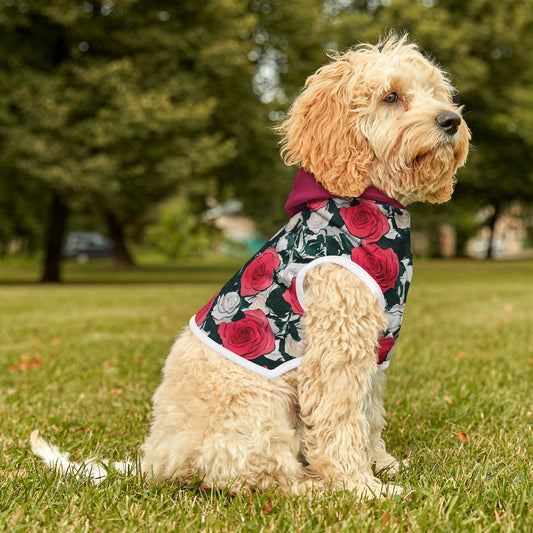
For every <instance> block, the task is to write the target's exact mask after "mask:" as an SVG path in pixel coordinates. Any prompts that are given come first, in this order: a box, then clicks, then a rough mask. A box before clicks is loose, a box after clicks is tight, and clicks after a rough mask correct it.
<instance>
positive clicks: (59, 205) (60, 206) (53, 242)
mask: <svg viewBox="0 0 533 533" xmlns="http://www.w3.org/2000/svg"><path fill="white" fill-rule="evenodd" d="M68 214H69V208H68V206H67V205H66V204H65V203H64V202H63V199H62V198H61V197H60V196H59V194H57V193H54V194H53V196H52V200H51V202H50V208H49V213H48V225H47V228H46V240H45V258H44V265H43V275H42V277H41V281H42V282H44V283H58V282H60V281H61V259H62V247H63V240H64V237H65V231H66V228H67V219H68Z"/></svg>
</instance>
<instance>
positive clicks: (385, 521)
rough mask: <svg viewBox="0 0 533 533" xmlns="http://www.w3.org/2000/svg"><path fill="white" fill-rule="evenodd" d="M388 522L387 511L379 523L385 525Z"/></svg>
mask: <svg viewBox="0 0 533 533" xmlns="http://www.w3.org/2000/svg"><path fill="white" fill-rule="evenodd" d="M389 521H390V514H389V512H388V511H386V512H384V513H383V516H382V517H381V523H382V524H383V525H385V524H388V523H389Z"/></svg>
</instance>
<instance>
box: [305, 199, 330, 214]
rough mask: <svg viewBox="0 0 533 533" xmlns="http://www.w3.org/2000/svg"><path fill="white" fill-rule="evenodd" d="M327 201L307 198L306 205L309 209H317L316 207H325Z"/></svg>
mask: <svg viewBox="0 0 533 533" xmlns="http://www.w3.org/2000/svg"><path fill="white" fill-rule="evenodd" d="M327 203H328V201H327V200H309V201H308V202H307V207H308V208H309V209H311V211H317V210H318V209H322V207H325V206H326V204H327Z"/></svg>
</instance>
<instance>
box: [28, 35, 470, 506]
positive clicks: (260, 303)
mask: <svg viewBox="0 0 533 533" xmlns="http://www.w3.org/2000/svg"><path fill="white" fill-rule="evenodd" d="M453 95H454V89H453V87H452V85H451V83H450V81H449V78H448V76H447V74H446V73H445V72H444V71H443V70H442V69H441V68H439V67H438V66H437V65H436V64H435V63H434V62H433V61H432V60H431V59H428V58H427V57H425V56H424V55H423V54H422V53H421V51H420V50H419V48H418V47H417V46H416V45H415V44H414V43H412V42H410V41H409V40H408V37H407V36H403V37H397V36H395V35H391V36H389V37H387V38H386V39H384V40H382V41H381V42H379V43H378V44H377V45H370V44H360V45H358V46H356V47H354V48H353V49H351V50H349V51H347V52H345V53H343V54H334V55H332V56H331V62H329V63H328V64H326V65H325V66H323V67H321V68H320V69H319V70H317V71H316V72H315V73H314V74H313V75H311V76H310V77H309V78H308V79H307V81H306V84H305V87H304V88H303V90H302V91H301V93H300V95H299V96H298V97H297V98H296V99H295V101H294V103H293V104H292V106H291V108H290V110H289V112H288V115H287V117H286V119H285V120H284V122H283V123H282V124H281V125H280V126H279V128H278V131H279V133H280V134H281V136H282V141H281V147H282V148H281V151H282V156H283V158H284V161H285V163H286V164H288V165H298V166H299V167H300V170H299V171H298V173H297V175H296V178H295V182H294V186H293V189H292V191H291V194H290V195H289V199H288V201H287V204H286V210H287V212H288V214H289V215H290V219H289V222H288V223H287V225H286V226H285V227H284V228H283V229H282V230H280V232H278V234H276V236H275V237H274V238H273V239H272V240H271V241H269V242H268V243H267V245H265V247H263V249H262V250H261V251H260V252H258V253H257V254H256V255H255V256H254V257H253V258H252V259H251V260H250V261H249V262H248V263H247V264H246V265H245V266H244V267H243V268H242V269H241V270H240V271H239V273H237V274H236V275H235V276H234V277H233V278H232V279H231V280H230V281H229V282H228V283H227V284H226V286H225V287H224V288H223V289H221V291H220V292H219V293H218V294H217V295H215V296H214V297H213V299H212V300H211V301H210V302H209V303H208V304H206V305H205V306H204V307H203V308H202V309H201V310H200V311H199V312H198V313H196V315H195V316H194V317H193V318H192V319H191V322H190V324H189V327H188V328H186V330H185V331H184V332H183V333H182V334H181V336H180V337H179V338H178V339H177V341H176V342H175V344H174V346H173V347H172V350H171V352H170V355H169V356H168V359H167V361H166V364H165V366H164V370H163V380H162V383H161V385H160V386H159V388H158V389H157V391H156V392H155V394H154V397H153V417H152V421H151V429H150V434H149V435H148V437H147V438H146V440H145V442H144V444H143V445H142V452H143V454H142V461H141V468H142V471H143V473H144V474H145V475H146V476H147V478H149V479H152V480H153V481H155V482H163V481H166V480H187V479H190V478H192V477H194V476H196V475H199V476H200V477H201V479H202V483H203V485H204V486H206V487H218V488H228V489H229V490H230V491H250V490H255V489H259V490H261V489H266V488H269V487H278V488H279V489H281V490H283V491H286V492H288V493H293V494H298V493H309V492H311V491H318V492H320V491H324V490H349V491H353V492H354V493H355V494H356V495H358V496H360V497H374V496H385V495H390V494H398V493H400V492H401V490H402V489H401V487H400V486H398V485H395V484H392V483H388V482H386V481H382V480H381V479H380V478H378V477H376V476H377V475H376V474H375V472H379V471H383V470H386V471H387V472H388V474H389V475H394V474H395V473H396V472H397V471H398V468H399V466H400V462H399V461H398V460H397V459H395V458H394V457H393V456H392V455H390V454H389V453H388V452H387V450H386V447H385V443H384V441H383V439H382V431H383V429H384V426H385V411H384V408H383V393H384V387H385V381H386V378H385V374H384V369H385V368H386V366H388V364H389V360H390V355H391V353H392V348H393V347H394V344H395V341H396V338H397V335H398V332H399V329H400V325H401V319H402V313H403V306H404V304H405V299H406V296H407V291H408V289H409V285H410V280H411V272H412V259H411V250H410V240H409V239H410V236H409V213H408V211H407V210H406V207H405V206H407V205H409V204H410V203H413V202H418V201H428V202H431V203H441V202H445V201H447V200H448V199H449V198H450V197H451V195H452V193H453V189H454V183H455V175H456V172H457V169H458V168H459V167H461V166H462V165H464V163H465V161H466V158H467V154H468V149H469V140H470V132H469V130H468V127H467V125H466V123H465V121H464V120H463V118H462V116H461V108H459V107H457V106H456V105H454V103H453V100H452V98H453ZM31 442H32V448H33V450H34V452H35V453H36V454H37V455H39V456H40V457H42V458H43V459H44V460H45V461H46V462H47V463H48V464H49V465H50V466H53V465H56V467H57V468H59V469H60V470H63V471H67V470H68V469H69V468H73V467H74V466H79V465H74V464H73V463H69V461H68V455H67V454H62V453H61V452H59V450H58V449H57V448H55V447H53V446H49V445H48V444H47V443H46V441H44V440H43V439H42V437H40V436H39V433H38V432H37V431H35V432H34V433H33V434H32V437H31ZM86 466H87V465H86ZM122 466H123V465H122ZM122 466H121V465H118V467H119V468H122ZM373 467H374V468H375V472H374V470H373ZM88 468H89V469H90V470H91V468H92V467H91V466H90V465H89V466H88ZM91 471H92V470H91ZM104 475H105V472H104V473H103V472H102V471H101V469H100V470H98V471H97V473H96V474H94V472H93V474H92V477H93V478H96V477H100V478H102V477H103V476H104Z"/></svg>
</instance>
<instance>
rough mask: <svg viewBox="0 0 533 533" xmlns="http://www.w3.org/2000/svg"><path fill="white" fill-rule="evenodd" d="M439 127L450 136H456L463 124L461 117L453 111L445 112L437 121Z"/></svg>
mask: <svg viewBox="0 0 533 533" xmlns="http://www.w3.org/2000/svg"><path fill="white" fill-rule="evenodd" d="M435 122H436V123H437V126H438V127H439V128H441V129H442V130H444V131H445V132H446V133H447V134H448V135H455V134H456V133H457V130H458V129H459V124H461V117H460V116H459V115H458V114H457V113H453V112H452V111H443V112H442V113H441V114H440V115H439V116H438V117H437V118H436V119H435Z"/></svg>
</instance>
